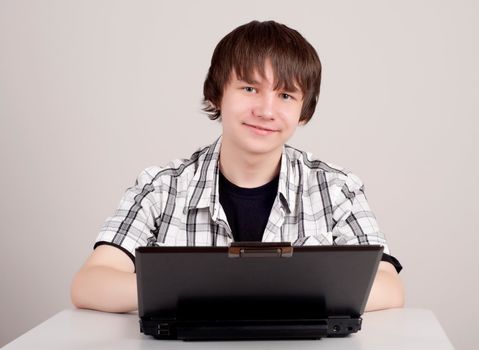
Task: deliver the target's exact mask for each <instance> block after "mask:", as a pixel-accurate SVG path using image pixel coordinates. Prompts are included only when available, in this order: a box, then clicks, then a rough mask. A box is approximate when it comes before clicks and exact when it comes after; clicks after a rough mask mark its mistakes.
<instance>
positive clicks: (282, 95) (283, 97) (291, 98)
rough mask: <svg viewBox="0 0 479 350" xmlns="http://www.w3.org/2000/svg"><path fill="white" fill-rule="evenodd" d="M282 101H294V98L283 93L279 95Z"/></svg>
mask: <svg viewBox="0 0 479 350" xmlns="http://www.w3.org/2000/svg"><path fill="white" fill-rule="evenodd" d="M280 96H281V98H282V99H283V100H294V97H293V96H291V95H288V94H285V93H282V94H280Z"/></svg>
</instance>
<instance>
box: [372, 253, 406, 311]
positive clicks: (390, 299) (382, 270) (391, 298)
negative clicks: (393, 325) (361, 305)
mask: <svg viewBox="0 0 479 350" xmlns="http://www.w3.org/2000/svg"><path fill="white" fill-rule="evenodd" d="M403 306H404V287H403V284H402V281H401V278H400V277H399V274H398V273H397V272H396V269H395V268H394V266H393V265H392V264H390V263H388V262H386V261H381V262H380V263H379V268H378V272H377V273H376V277H375V279H374V283H373V287H372V289H371V293H370V294H369V299H368V302H367V304H366V311H375V310H382V309H389V308H399V307H403Z"/></svg>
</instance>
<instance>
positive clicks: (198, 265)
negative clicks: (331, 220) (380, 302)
mask: <svg viewBox="0 0 479 350" xmlns="http://www.w3.org/2000/svg"><path fill="white" fill-rule="evenodd" d="M382 252H383V247H382V246H376V245H364V246H305V247H296V246H294V247H293V246H291V243H258V242H250V243H249V242H239V243H233V244H232V245H231V246H230V247H140V248H137V250H136V275H137V286H138V313H139V317H140V330H141V332H143V333H144V334H146V335H151V336H153V337H155V338H158V339H182V340H226V339H318V338H321V337H341V336H346V335H348V334H351V333H355V332H358V331H359V330H360V329H361V321H362V319H361V315H362V314H363V312H364V308H365V306H366V302H367V299H368V296H369V292H370V290H371V286H372V284H373V281H374V277H375V275H376V271H377V268H378V265H379V262H380V260H381V256H382Z"/></svg>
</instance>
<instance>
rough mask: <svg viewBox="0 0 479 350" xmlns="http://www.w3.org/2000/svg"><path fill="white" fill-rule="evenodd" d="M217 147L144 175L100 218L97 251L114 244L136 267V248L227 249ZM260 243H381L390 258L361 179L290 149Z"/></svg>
mask: <svg viewBox="0 0 479 350" xmlns="http://www.w3.org/2000/svg"><path fill="white" fill-rule="evenodd" d="M220 146H221V137H220V138H219V139H218V140H216V141H215V142H214V143H213V144H212V145H210V146H207V147H204V148H201V149H199V150H198V151H196V152H195V153H194V154H193V155H192V156H191V158H190V159H181V160H174V161H172V162H170V163H169V164H168V165H166V166H165V167H156V166H155V167H150V168H147V169H145V170H144V171H142V172H141V173H140V175H139V176H138V179H137V180H136V183H135V185H134V186H133V187H130V188H128V189H127V191H126V193H125V194H124V196H123V198H122V199H121V201H120V204H119V207H118V209H117V210H116V212H115V213H114V215H113V216H111V217H109V218H108V219H107V220H106V222H105V224H104V225H103V228H102V229H101V232H100V234H99V236H98V238H97V240H96V244H95V247H96V246H98V245H100V244H110V245H114V246H117V247H118V248H120V249H122V250H123V251H124V252H126V253H127V254H128V255H129V256H130V257H131V258H132V260H133V261H134V254H135V249H136V248H137V247H138V246H145V245H156V244H157V245H167V246H226V245H229V243H230V242H232V241H233V240H234V238H233V234H232V232H231V229H230V227H229V225H228V221H227V218H226V214H225V212H224V210H223V208H222V207H221V205H220V202H219V193H218V191H219V189H218V182H219V163H218V160H219V152H220ZM262 241H263V242H285V241H286V242H293V245H331V244H337V245H349V244H380V245H382V246H384V252H385V253H387V254H389V249H388V247H387V244H386V240H385V237H384V235H383V234H382V233H381V232H380V231H379V228H378V225H377V222H376V219H375V216H374V214H373V213H372V211H371V210H370V208H369V205H368V203H367V200H366V197H365V195H364V186H363V184H362V182H361V180H360V179H359V178H358V177H357V176H356V175H354V174H352V173H350V172H346V171H344V170H341V169H340V168H338V167H336V166H332V165H331V164H328V163H325V162H322V161H320V160H317V159H314V158H313V156H312V155H311V154H310V153H306V152H302V151H299V150H297V149H295V148H293V147H290V146H288V145H285V146H284V147H283V154H282V157H281V169H280V175H279V184H278V194H277V196H276V198H275V201H274V203H273V207H272V209H271V213H270V216H269V219H268V223H267V225H266V229H265V231H264V234H263V239H262Z"/></svg>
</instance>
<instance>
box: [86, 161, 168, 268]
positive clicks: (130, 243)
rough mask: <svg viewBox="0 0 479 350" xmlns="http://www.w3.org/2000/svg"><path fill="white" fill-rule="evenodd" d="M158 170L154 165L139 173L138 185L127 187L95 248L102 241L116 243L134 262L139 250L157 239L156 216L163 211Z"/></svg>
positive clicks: (101, 231)
mask: <svg viewBox="0 0 479 350" xmlns="http://www.w3.org/2000/svg"><path fill="white" fill-rule="evenodd" d="M158 173H159V170H158V168H156V167H152V168H147V169H145V170H143V171H142V172H141V173H140V174H139V176H138V178H137V179H136V182H135V185H134V186H132V187H130V188H128V189H127V190H126V192H125V194H124V195H123V197H122V199H121V201H120V203H119V205H118V208H117V209H116V211H115V212H114V214H113V215H112V216H110V217H108V218H107V219H106V221H105V223H104V225H103V227H102V228H101V230H100V233H99V235H98V237H97V239H96V242H95V248H96V247H97V246H99V245H102V244H108V245H113V246H116V247H118V248H120V249H121V250H123V251H124V252H125V253H127V254H128V256H130V258H131V259H132V260H133V262H134V256H135V249H136V248H137V247H139V246H146V245H147V244H148V242H149V241H151V240H154V239H155V238H156V237H155V231H156V229H157V227H156V218H158V217H159V216H160V213H161V211H162V206H161V205H162V203H161V182H160V181H159V180H158V179H157V177H158V176H157V174H158Z"/></svg>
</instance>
